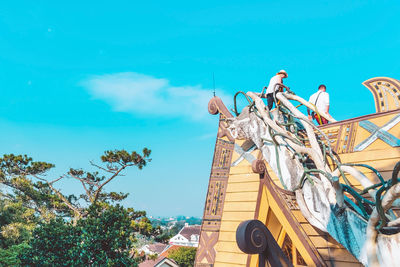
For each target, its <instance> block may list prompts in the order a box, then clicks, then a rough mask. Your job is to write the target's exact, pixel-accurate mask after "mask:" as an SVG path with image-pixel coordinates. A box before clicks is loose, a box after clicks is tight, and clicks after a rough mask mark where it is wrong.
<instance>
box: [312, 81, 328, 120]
mask: <svg viewBox="0 0 400 267" xmlns="http://www.w3.org/2000/svg"><path fill="white" fill-rule="evenodd" d="M308 102H310V103H311V104H313V105H315V106H316V108H317V111H323V112H325V113H326V114H329V94H328V93H327V92H326V86H325V85H324V84H321V85H320V86H318V92H316V93H314V94H312V95H311V96H310V100H308ZM307 112H308V119H310V120H312V119H313V118H314V119H315V120H316V121H317V123H318V124H319V125H322V124H327V123H328V120H327V119H325V118H324V117H322V116H320V115H319V114H317V113H316V112H311V114H310V110H309V109H307Z"/></svg>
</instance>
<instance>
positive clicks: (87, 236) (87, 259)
mask: <svg viewBox="0 0 400 267" xmlns="http://www.w3.org/2000/svg"><path fill="white" fill-rule="evenodd" d="M134 217H135V215H134V214H133V213H132V212H129V211H128V210H127V209H125V208H123V207H121V206H119V205H116V206H108V207H101V206H99V205H93V206H91V207H90V208H89V210H88V215H87V216H86V217H85V218H81V219H79V220H78V221H77V224H76V225H73V224H72V223H70V222H65V221H63V220H61V219H57V220H52V221H51V222H50V223H42V224H40V226H39V227H38V228H37V229H35V231H34V233H33V236H34V238H33V239H32V241H31V243H30V245H31V248H30V249H26V250H25V251H24V253H22V255H21V256H20V259H21V262H22V265H28V266H136V261H135V260H134V259H132V258H131V257H130V256H129V252H130V248H131V245H132V241H133V238H134V228H133V227H131V224H132V220H133V219H134Z"/></svg>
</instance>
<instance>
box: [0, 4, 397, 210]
mask: <svg viewBox="0 0 400 267" xmlns="http://www.w3.org/2000/svg"><path fill="white" fill-rule="evenodd" d="M247 2H248V1H247ZM247 2H245V1H219V2H216V1H201V2H187V3H182V1H147V2H145V1H140V2H137V1H68V2H64V3H62V2H61V1H14V2H10V1H9V2H8V3H7V4H3V5H2V7H1V9H0V91H1V99H2V101H1V105H0V129H2V131H1V132H0V153H1V154H5V153H17V154H28V155H30V156H32V157H34V159H36V160H43V161H48V162H52V163H55V164H56V167H57V168H56V170H54V171H53V172H52V173H51V175H54V176H56V175H58V174H60V173H63V172H65V171H66V170H68V168H69V167H82V168H85V167H87V166H88V165H89V160H97V159H98V158H99V156H100V155H101V153H102V152H103V151H104V150H107V149H127V150H141V149H142V148H143V147H144V146H147V147H149V148H150V149H152V151H153V154H152V159H153V161H152V162H151V163H150V164H149V165H148V166H147V167H146V168H145V169H143V170H142V171H138V170H133V169H132V170H131V171H128V173H127V175H126V176H124V177H121V178H120V179H118V180H116V181H114V182H113V183H111V184H110V185H109V187H108V189H109V190H117V191H124V192H129V193H130V196H129V198H128V199H127V200H126V201H125V204H126V205H128V206H133V207H135V208H137V209H145V210H146V211H147V212H148V213H149V214H150V215H155V216H167V215H177V214H183V215H190V216H191V215H195V216H201V215H202V213H203V207H204V200H205V194H206V190H207V185H208V178H209V172H210V167H211V160H212V152H213V148H214V144H215V137H216V131H217V117H216V116H215V117H213V116H211V115H208V114H207V102H208V99H209V98H210V97H211V96H212V87H213V79H212V76H213V73H214V74H215V82H216V92H217V95H219V96H221V97H222V98H223V99H225V101H226V102H227V103H231V102H232V96H233V95H234V93H235V92H236V91H238V90H243V91H249V90H252V91H260V90H261V88H262V87H263V86H265V85H267V82H268V80H269V78H270V77H271V76H272V75H274V74H275V73H276V72H277V71H278V70H280V69H282V68H283V69H285V70H286V71H287V72H288V74H289V78H288V79H286V80H285V83H286V84H287V85H288V86H289V87H291V89H292V90H294V91H295V92H296V94H298V95H301V96H304V97H305V98H308V96H309V95H310V94H311V93H312V92H314V91H315V90H316V88H317V86H318V85H319V84H320V83H325V84H326V85H327V90H328V92H329V93H330V98H331V114H332V115H333V116H334V117H335V118H336V119H339V120H341V119H346V118H350V117H354V116H360V115H365V114H369V113H373V112H374V105H373V98H372V95H371V93H370V92H369V91H368V90H367V89H366V88H364V87H363V86H362V85H361V83H362V82H363V81H365V80H367V79H369V78H372V77H377V76H387V77H392V78H397V79H399V78H400V64H399V63H398V62H400V53H399V46H400V27H399V24H400V23H399V20H398V16H399V14H400V2H398V1H291V0H288V1H252V2H251V3H247ZM59 186H60V187H62V188H63V189H64V190H65V191H66V192H76V190H77V188H79V186H78V185H76V184H74V183H73V182H72V181H65V182H64V183H60V184H59Z"/></svg>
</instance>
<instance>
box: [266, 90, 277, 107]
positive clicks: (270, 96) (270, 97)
mask: <svg viewBox="0 0 400 267" xmlns="http://www.w3.org/2000/svg"><path fill="white" fill-rule="evenodd" d="M274 102H275V100H274V94H273V93H271V94H267V103H268V109H269V110H271V109H272V106H273V104H274Z"/></svg>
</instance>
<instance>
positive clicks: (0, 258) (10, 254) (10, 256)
mask: <svg viewBox="0 0 400 267" xmlns="http://www.w3.org/2000/svg"><path fill="white" fill-rule="evenodd" d="M28 248H29V245H28V244H26V243H21V244H19V245H13V246H11V247H9V248H7V249H2V248H0V266H19V265H20V264H21V262H20V260H19V259H18V255H20V254H21V253H22V252H23V251H24V250H26V249H28Z"/></svg>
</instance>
